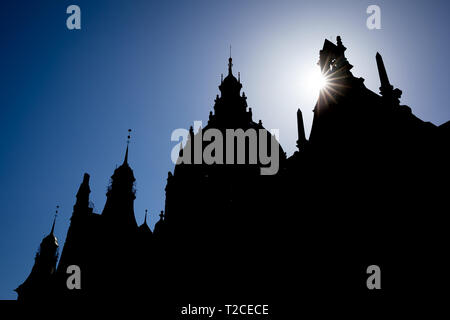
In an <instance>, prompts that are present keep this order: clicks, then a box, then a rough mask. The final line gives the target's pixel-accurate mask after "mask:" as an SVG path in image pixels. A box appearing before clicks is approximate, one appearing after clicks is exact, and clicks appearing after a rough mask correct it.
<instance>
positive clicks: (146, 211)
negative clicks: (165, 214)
mask: <svg viewBox="0 0 450 320" xmlns="http://www.w3.org/2000/svg"><path fill="white" fill-rule="evenodd" d="M147 213H148V210H147V209H145V216H144V224H146V223H147Z"/></svg>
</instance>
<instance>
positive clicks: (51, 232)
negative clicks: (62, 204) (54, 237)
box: [50, 206, 59, 234]
mask: <svg viewBox="0 0 450 320" xmlns="http://www.w3.org/2000/svg"><path fill="white" fill-rule="evenodd" d="M58 210H59V206H56V210H55V217H54V218H53V225H52V230H51V231H50V234H53V232H54V231H55V222H56V216H57V215H58Z"/></svg>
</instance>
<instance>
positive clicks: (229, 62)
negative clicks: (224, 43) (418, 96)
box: [228, 44, 233, 75]
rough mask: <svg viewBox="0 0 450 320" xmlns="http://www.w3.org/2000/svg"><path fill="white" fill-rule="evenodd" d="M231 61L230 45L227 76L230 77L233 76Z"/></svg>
mask: <svg viewBox="0 0 450 320" xmlns="http://www.w3.org/2000/svg"><path fill="white" fill-rule="evenodd" d="M232 67H233V59H232V58H231V44H230V57H229V58H228V75H232V74H233V70H232Z"/></svg>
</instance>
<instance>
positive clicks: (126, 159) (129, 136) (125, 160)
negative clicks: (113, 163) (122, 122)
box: [123, 129, 131, 164]
mask: <svg viewBox="0 0 450 320" xmlns="http://www.w3.org/2000/svg"><path fill="white" fill-rule="evenodd" d="M130 139H131V129H128V136H127V150H126V151H125V158H124V159H123V164H128V146H129V144H130Z"/></svg>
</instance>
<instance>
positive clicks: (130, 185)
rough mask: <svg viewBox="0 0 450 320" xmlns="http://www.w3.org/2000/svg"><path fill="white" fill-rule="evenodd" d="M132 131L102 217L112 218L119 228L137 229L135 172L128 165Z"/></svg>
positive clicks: (107, 194) (114, 176)
mask: <svg viewBox="0 0 450 320" xmlns="http://www.w3.org/2000/svg"><path fill="white" fill-rule="evenodd" d="M130 133H131V129H128V139H127V149H126V152H125V158H124V161H123V164H122V165H121V166H119V167H118V168H116V170H114V174H113V175H112V176H111V183H110V185H109V187H108V191H107V193H106V197H107V199H106V204H105V208H104V209H103V212H102V215H103V216H107V217H108V218H110V220H109V221H111V222H113V221H114V224H116V225H117V226H121V227H129V228H136V227H137V223H136V219H135V217H134V199H135V198H136V196H135V189H134V182H135V181H136V179H135V178H134V174H133V170H132V169H131V168H130V166H129V164H128V144H129V142H130Z"/></svg>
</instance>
